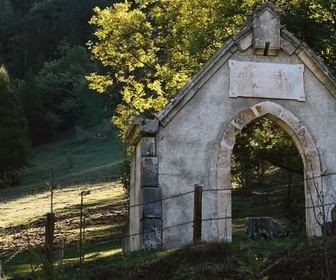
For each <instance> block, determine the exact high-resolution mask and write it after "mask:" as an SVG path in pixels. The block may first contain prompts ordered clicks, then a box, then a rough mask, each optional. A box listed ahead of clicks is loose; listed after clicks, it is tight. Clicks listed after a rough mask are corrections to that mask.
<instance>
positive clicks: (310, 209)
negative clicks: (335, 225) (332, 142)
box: [216, 101, 323, 241]
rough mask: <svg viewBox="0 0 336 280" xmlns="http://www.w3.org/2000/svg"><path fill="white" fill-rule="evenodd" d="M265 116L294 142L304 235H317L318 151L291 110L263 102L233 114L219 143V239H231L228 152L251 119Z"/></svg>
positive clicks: (320, 191) (320, 212) (319, 213)
mask: <svg viewBox="0 0 336 280" xmlns="http://www.w3.org/2000/svg"><path fill="white" fill-rule="evenodd" d="M261 117H267V118H269V119H271V120H272V121H273V122H275V123H276V124H277V125H278V126H279V127H281V128H282V129H283V130H284V131H286V132H287V133H288V134H289V135H290V136H291V137H292V139H293V141H294V142H295V144H296V146H297V149H298V151H299V153H300V155H301V158H302V161H303V165H304V189H305V207H306V211H305V212H306V213H305V216H306V232H307V235H308V236H320V235H321V227H320V225H321V223H322V222H323V207H322V205H323V188H322V183H321V181H322V180H321V169H320V160H319V155H318V151H317V149H316V146H315V143H314V141H313V139H312V137H311V135H310V133H309V131H308V129H307V128H306V127H305V126H304V124H303V123H302V122H301V121H300V119H299V118H297V117H296V116H295V115H294V114H293V113H291V112H290V111H288V110H287V109H286V108H284V107H283V106H281V105H279V104H277V103H274V102H270V101H265V102H261V103H258V104H256V105H254V106H251V107H249V108H247V109H246V110H244V111H242V112H240V113H239V114H238V115H237V116H236V117H234V118H233V119H232V120H231V121H230V123H229V125H228V126H227V127H226V129H225V131H224V134H223V137H222V139H221V142H220V146H219V150H218V158H217V168H216V170H217V172H216V188H217V189H219V190H220V189H222V190H223V191H222V192H221V195H219V196H218V202H217V203H218V205H217V206H218V210H219V211H218V212H219V213H222V215H223V216H224V217H226V218H225V219H224V220H223V224H222V225H221V226H222V228H224V229H225V230H224V232H223V233H222V234H221V238H222V239H224V240H226V241H231V240H232V218H231V213H232V211H231V208H232V205H231V204H232V202H231V155H232V151H233V147H234V145H235V141H236V136H237V134H238V133H240V131H241V130H242V129H243V128H244V127H245V126H246V125H248V124H249V123H251V122H252V121H254V120H256V119H258V118H261Z"/></svg>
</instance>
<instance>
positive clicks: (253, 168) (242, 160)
mask: <svg viewBox="0 0 336 280" xmlns="http://www.w3.org/2000/svg"><path fill="white" fill-rule="evenodd" d="M231 186H232V235H233V239H234V240H236V239H238V240H239V239H245V238H246V230H251V229H246V227H245V219H246V218H247V217H270V218H272V219H274V221H276V222H277V223H279V224H280V225H282V226H284V227H285V228H286V229H287V230H288V231H289V232H291V233H293V234H294V235H295V236H302V235H305V231H306V226H305V191H304V165H303V161H302V157H301V155H300V153H299V151H298V149H297V147H296V145H295V143H294V141H293V138H292V137H291V136H290V135H289V134H288V133H287V132H285V131H284V130H283V129H282V128H280V127H279V126H278V125H276V123H275V122H273V121H272V120H271V119H269V118H268V117H267V116H264V117H261V118H257V119H255V120H254V121H253V122H251V123H249V124H247V125H246V126H244V127H243V129H242V130H241V131H240V132H239V133H238V134H237V135H236V141H235V144H234V147H233V151H232V156H231ZM252 230H253V232H248V233H247V234H248V236H249V238H255V239H258V238H268V237H270V236H269V235H270V233H269V232H268V231H269V230H268V229H264V228H262V226H261V227H260V228H253V229H252Z"/></svg>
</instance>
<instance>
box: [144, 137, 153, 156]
mask: <svg viewBox="0 0 336 280" xmlns="http://www.w3.org/2000/svg"><path fill="white" fill-rule="evenodd" d="M140 147H141V155H142V156H143V157H155V156H156V145H155V138H153V137H142V138H141V140H140Z"/></svg>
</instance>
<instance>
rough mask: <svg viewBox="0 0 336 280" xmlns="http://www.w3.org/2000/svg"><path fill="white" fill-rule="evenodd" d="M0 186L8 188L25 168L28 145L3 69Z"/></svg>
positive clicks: (0, 75) (0, 78)
mask: <svg viewBox="0 0 336 280" xmlns="http://www.w3.org/2000/svg"><path fill="white" fill-rule="evenodd" d="M0 100H1V102H0V116H1V117H0V146H1V149H0V186H1V187H6V186H10V185H11V184H12V183H13V182H12V181H13V179H14V178H15V175H16V172H17V171H18V170H20V169H21V168H23V167H25V166H27V164H28V159H29V152H30V143H29V140H28V137H27V122H26V119H25V117H24V114H23V111H22V108H21V105H20V100H19V97H18V94H17V93H16V92H15V91H14V90H13V88H12V86H11V83H10V79H9V76H8V73H7V70H6V69H5V67H3V66H1V67H0Z"/></svg>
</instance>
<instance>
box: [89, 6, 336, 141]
mask: <svg viewBox="0 0 336 280" xmlns="http://www.w3.org/2000/svg"><path fill="white" fill-rule="evenodd" d="M263 2H264V1H258V0H240V1H233V0H231V1H220V0H209V1H201V0H174V1H159V0H137V1H134V2H133V1H132V2H131V1H130V2H128V1H125V2H124V3H118V4H114V5H113V6H112V7H108V8H105V9H100V8H95V9H94V12H95V14H94V16H93V17H92V18H91V20H90V23H91V24H92V25H94V26H95V27H96V31H95V32H94V36H95V41H89V43H88V46H89V48H90V50H91V52H92V55H93V58H95V59H96V60H98V61H100V62H101V63H102V65H103V66H104V67H105V70H106V71H105V73H98V72H93V73H91V75H89V76H88V77H87V78H88V80H89V81H90V86H91V88H92V89H94V90H96V91H98V92H101V93H102V92H112V93H114V94H120V95H121V98H122V102H121V103H120V104H118V107H117V110H116V114H115V116H114V118H113V120H114V123H115V124H116V125H117V126H118V127H119V128H121V130H122V132H123V133H122V135H124V134H125V131H126V130H127V127H128V126H129V125H130V123H132V121H133V120H134V118H135V117H136V116H139V115H140V114H145V115H147V116H148V115H153V114H154V113H156V112H157V111H159V110H160V109H162V108H163V106H165V105H166V104H167V102H168V101H169V100H170V99H171V98H172V97H173V96H174V95H175V94H176V93H177V91H178V89H180V88H181V87H182V86H183V85H184V84H185V82H186V81H187V79H188V78H189V77H190V76H191V75H192V74H193V73H195V72H196V71H198V70H199V69H200V67H201V66H202V64H203V63H204V62H205V61H207V60H208V59H209V57H210V56H211V55H212V54H213V53H214V52H215V51H216V50H217V49H219V48H220V47H221V46H222V44H223V42H224V41H225V40H226V39H227V38H228V37H229V36H231V35H233V34H234V33H235V32H236V31H237V30H239V29H240V28H241V27H242V25H243V23H244V21H245V20H246V19H247V18H248V15H250V13H251V11H252V10H253V9H254V8H255V6H256V5H259V4H261V3H263ZM331 2H332V1H325V0H318V1H303V0H292V1H287V0H286V1H285V0H278V1H274V4H275V5H276V6H278V7H279V8H282V9H283V10H284V12H285V13H284V18H283V21H284V22H285V23H286V24H287V25H288V27H289V30H291V31H294V32H296V33H297V34H299V36H300V37H301V38H302V39H304V40H305V39H306V40H307V43H313V44H312V47H313V48H314V49H315V51H316V52H317V53H318V54H319V55H320V56H321V58H323V59H324V60H325V61H326V63H328V64H329V66H333V64H332V61H333V58H335V54H336V47H335V46H336V44H335V43H336V35H330V34H336V33H335V32H333V33H332V32H330V31H332V30H334V29H335V22H336V21H335V13H334V10H335V9H332V8H335V7H334V6H335V4H334V3H331ZM311 34H315V35H318V37H317V38H318V39H319V40H316V38H315V37H314V39H312V36H311ZM314 40H315V41H314ZM117 91H118V92H117Z"/></svg>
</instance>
